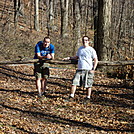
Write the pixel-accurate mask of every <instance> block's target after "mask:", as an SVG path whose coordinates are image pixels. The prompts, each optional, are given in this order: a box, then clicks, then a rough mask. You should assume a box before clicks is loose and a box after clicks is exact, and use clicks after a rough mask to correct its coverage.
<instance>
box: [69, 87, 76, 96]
mask: <svg viewBox="0 0 134 134" xmlns="http://www.w3.org/2000/svg"><path fill="white" fill-rule="evenodd" d="M75 91H76V85H72V88H71V92H70V96H71V97H74V94H75Z"/></svg>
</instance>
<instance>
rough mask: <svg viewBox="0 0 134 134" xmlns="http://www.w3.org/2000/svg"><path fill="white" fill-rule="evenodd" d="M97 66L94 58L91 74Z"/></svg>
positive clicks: (96, 59)
mask: <svg viewBox="0 0 134 134" xmlns="http://www.w3.org/2000/svg"><path fill="white" fill-rule="evenodd" d="M97 64H98V58H94V63H93V68H92V70H91V72H94V71H95V69H96V67H97Z"/></svg>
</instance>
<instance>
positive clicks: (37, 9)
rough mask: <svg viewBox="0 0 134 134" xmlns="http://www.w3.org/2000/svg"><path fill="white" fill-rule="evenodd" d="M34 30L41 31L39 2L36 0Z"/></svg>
mask: <svg viewBox="0 0 134 134" xmlns="http://www.w3.org/2000/svg"><path fill="white" fill-rule="evenodd" d="M34 9H35V15H34V28H35V30H36V31H39V30H40V29H39V0H35V8H34Z"/></svg>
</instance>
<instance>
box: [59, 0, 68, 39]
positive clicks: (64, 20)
mask: <svg viewBox="0 0 134 134" xmlns="http://www.w3.org/2000/svg"><path fill="white" fill-rule="evenodd" d="M60 3H61V37H63V38H65V37H66V36H67V35H68V34H67V31H68V30H67V28H68V12H69V11H68V7H69V6H68V4H69V0H60Z"/></svg>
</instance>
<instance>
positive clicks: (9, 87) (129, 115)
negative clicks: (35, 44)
mask: <svg viewBox="0 0 134 134" xmlns="http://www.w3.org/2000/svg"><path fill="white" fill-rule="evenodd" d="M50 70H51V77H50V78H49V79H48V89H47V93H46V95H45V96H42V97H40V98H39V97H38V96H37V90H36V88H35V77H34V76H33V66H32V65H18V66H0V134H7V133H9V134H132V133H134V122H133V119H134V109H133V104H134V103H133V88H132V87H126V86H124V80H122V79H117V78H108V77H106V76H105V75H104V74H102V73H101V72H98V71H97V72H96V74H95V79H94V85H93V87H92V99H91V102H88V103H85V101H84V98H85V94H86V91H85V90H83V89H81V88H78V89H77V91H76V95H75V99H74V100H73V101H71V102H68V101H67V100H66V98H67V97H68V94H69V89H70V87H71V79H72V77H73V75H74V73H75V70H74V69H56V68H51V69H50Z"/></svg>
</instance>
